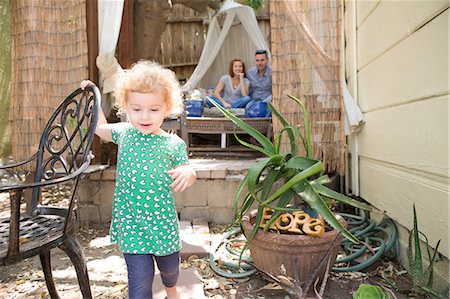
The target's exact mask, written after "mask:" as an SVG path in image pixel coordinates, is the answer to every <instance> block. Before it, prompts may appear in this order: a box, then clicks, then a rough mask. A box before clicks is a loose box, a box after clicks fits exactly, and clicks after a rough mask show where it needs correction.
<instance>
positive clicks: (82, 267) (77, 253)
mask: <svg viewBox="0 0 450 299" xmlns="http://www.w3.org/2000/svg"><path fill="white" fill-rule="evenodd" d="M59 248H61V249H62V250H63V251H64V252H65V253H66V254H67V255H68V256H69V258H70V260H71V261H72V263H73V265H74V266H75V270H76V272H77V277H78V283H79V284H80V290H81V293H82V294H83V298H84V299H92V294H91V286H90V284H89V275H88V271H87V266H86V259H85V257H84V253H83V250H82V248H81V245H80V243H79V242H78V240H77V239H76V238H75V237H74V236H69V237H68V238H67V239H66V240H65V241H64V242H63V243H62V244H61V245H59Z"/></svg>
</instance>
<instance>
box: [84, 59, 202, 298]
mask: <svg viewBox="0 0 450 299" xmlns="http://www.w3.org/2000/svg"><path fill="white" fill-rule="evenodd" d="M89 84H93V83H92V82H91V81H88V80H84V81H83V82H81V88H84V87H86V86H87V85H89ZM115 97H116V105H117V107H118V109H119V112H122V113H126V115H127V118H128V120H129V123H128V122H121V123H107V121H106V117H105V115H104V114H103V112H102V111H100V116H99V121H98V125H97V130H96V134H97V135H98V136H99V137H101V138H102V139H104V140H106V141H112V142H114V143H116V144H117V145H118V157H117V171H116V173H117V177H116V187H115V192H114V202H113V209H112V220H111V228H110V235H111V242H112V243H117V244H118V246H119V249H120V251H122V252H123V255H124V258H125V262H126V264H127V269H128V296H129V298H130V299H144V298H145V299H147V298H150V299H151V298H152V283H153V277H154V261H156V264H157V266H158V268H159V270H160V272H161V278H162V281H163V284H164V286H165V287H166V292H167V298H168V299H178V298H179V296H178V294H177V289H176V282H177V279H178V275H179V264H180V255H179V252H180V249H181V241H180V237H179V224H178V218H177V210H176V208H175V205H174V198H173V192H181V191H184V190H185V189H186V188H187V187H189V186H191V185H192V184H193V183H194V182H195V180H196V173H195V171H194V170H193V168H192V167H191V166H190V165H188V157H187V153H186V144H185V143H184V141H183V140H182V139H181V138H179V137H178V136H177V135H175V134H168V133H167V132H165V131H164V130H162V129H161V124H162V123H163V121H164V118H165V117H167V116H168V115H171V114H173V113H174V112H178V111H180V105H181V97H180V90H179V84H178V80H177V79H176V77H175V75H174V73H173V72H172V71H170V70H168V69H165V68H163V67H161V66H160V65H159V64H157V63H154V62H149V61H141V62H138V63H136V64H134V65H133V66H132V67H131V68H130V69H129V70H125V71H124V72H123V73H122V74H121V77H120V79H119V81H118V84H117V86H116V89H115ZM100 110H101V109H100Z"/></svg>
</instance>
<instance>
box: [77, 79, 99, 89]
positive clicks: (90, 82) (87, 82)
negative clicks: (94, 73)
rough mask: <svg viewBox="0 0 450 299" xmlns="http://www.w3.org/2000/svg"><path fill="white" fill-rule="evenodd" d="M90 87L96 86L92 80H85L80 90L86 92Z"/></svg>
mask: <svg viewBox="0 0 450 299" xmlns="http://www.w3.org/2000/svg"><path fill="white" fill-rule="evenodd" d="M88 85H95V84H94V82H92V81H91V80H83V81H81V83H80V88H81V89H83V90H84V89H85V88H86V87H87V86H88Z"/></svg>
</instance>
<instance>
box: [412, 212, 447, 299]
mask: <svg viewBox="0 0 450 299" xmlns="http://www.w3.org/2000/svg"><path fill="white" fill-rule="evenodd" d="M413 214H414V226H413V229H412V230H410V231H409V240H408V252H407V254H408V264H409V275H410V276H411V280H412V283H413V288H412V291H413V292H414V293H416V294H420V295H431V296H434V297H436V298H448V288H447V290H446V291H444V292H443V293H439V292H437V291H435V290H434V289H433V280H434V276H433V269H434V264H435V263H436V258H437V255H438V254H437V253H438V248H439V244H440V242H441V240H439V241H438V242H437V244H436V247H435V249H434V252H433V253H431V251H430V245H429V243H428V238H427V237H426V236H425V235H424V234H423V233H421V232H420V231H419V228H418V221H417V213H416V206H415V205H413ZM419 235H422V236H423V238H424V239H425V243H426V249H427V255H428V260H429V261H430V263H429V265H428V267H427V268H426V269H424V267H423V257H422V251H421V248H420V237H419Z"/></svg>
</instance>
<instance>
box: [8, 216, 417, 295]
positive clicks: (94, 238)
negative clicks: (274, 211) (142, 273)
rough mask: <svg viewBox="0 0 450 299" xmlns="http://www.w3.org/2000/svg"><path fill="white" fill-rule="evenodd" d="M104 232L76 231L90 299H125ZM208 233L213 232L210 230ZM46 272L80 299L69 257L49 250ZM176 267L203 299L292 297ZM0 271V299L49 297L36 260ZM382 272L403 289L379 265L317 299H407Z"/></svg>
mask: <svg viewBox="0 0 450 299" xmlns="http://www.w3.org/2000/svg"><path fill="white" fill-rule="evenodd" d="M108 229H109V228H108V226H107V225H97V226H89V227H88V226H82V227H81V228H80V230H79V232H78V238H79V240H80V242H81V244H82V246H83V248H84V253H85V256H86V260H87V265H88V270H89V276H90V281H91V289H92V293H93V296H94V298H99V299H101V298H103V299H109V298H118V299H120V298H127V295H126V294H127V278H126V266H125V263H124V260H123V258H122V255H121V254H120V252H118V251H117V249H116V247H115V246H114V245H112V244H110V243H109V236H108ZM211 231H212V233H214V229H211ZM52 267H53V269H54V271H53V275H54V279H55V282H56V285H57V289H58V292H59V294H60V296H61V298H64V299H71V298H81V295H80V291H79V288H78V282H77V280H76V274H75V270H74V268H73V267H72V265H71V262H70V260H69V258H68V257H67V256H66V255H65V254H64V253H63V252H62V251H61V250H59V249H55V250H53V251H52ZM181 267H195V268H196V269H197V271H198V274H199V276H200V280H201V281H202V282H203V285H204V291H205V295H206V297H207V298H215V299H219V298H230V299H239V298H240V299H250V298H255V299H256V298H258V299H264V298H274V299H289V298H295V297H294V296H292V295H289V294H288V293H287V292H286V291H285V290H284V289H283V288H281V287H280V286H279V285H278V284H276V283H271V282H269V281H266V280H264V279H263V278H262V277H261V275H259V274H258V275H255V276H254V277H251V278H249V279H239V280H238V279H225V278H223V277H219V276H217V275H216V274H215V273H214V272H213V271H212V270H211V268H210V267H209V263H208V261H207V260H206V259H195V258H194V259H190V260H189V261H184V262H183V263H182V265H181ZM1 269H2V271H1V272H0V282H1V286H0V298H5V299H19V298H49V296H48V293H47V288H46V286H45V280H44V276H43V273H42V270H41V269H40V262H39V258H37V257H35V258H31V259H28V260H25V261H22V262H21V263H18V264H14V265H11V266H7V267H4V268H1ZM382 272H384V273H385V275H387V276H389V277H391V279H393V280H394V281H397V282H400V284H402V285H403V286H404V285H407V284H408V283H409V280H408V277H407V274H406V271H404V269H402V268H401V267H400V266H399V265H398V264H395V263H392V262H388V261H382V262H381V263H380V264H379V266H378V267H377V268H374V269H373V270H372V271H370V272H366V273H363V272H352V273H346V274H336V273H331V274H330V277H329V279H328V280H327V284H326V288H325V292H324V293H323V296H322V298H327V299H346V298H352V293H353V292H354V291H355V290H356V289H357V288H358V286H359V285H360V284H361V283H370V284H376V285H381V286H383V288H385V289H386V290H387V291H388V292H389V293H390V294H391V296H392V298H398V299H402V298H411V297H408V296H405V295H402V294H399V293H397V292H395V291H394V290H392V289H388V288H387V285H386V282H385V281H383V279H381V276H380V274H381V273H382ZM309 294H310V297H311V298H316V296H315V294H314V291H313V290H311V292H309ZM317 298H318V297H317Z"/></svg>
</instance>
